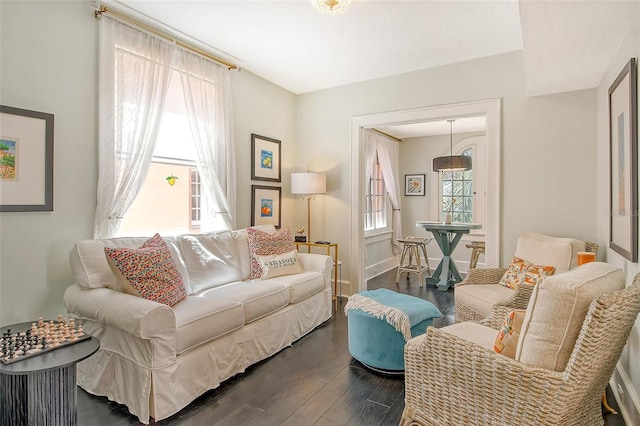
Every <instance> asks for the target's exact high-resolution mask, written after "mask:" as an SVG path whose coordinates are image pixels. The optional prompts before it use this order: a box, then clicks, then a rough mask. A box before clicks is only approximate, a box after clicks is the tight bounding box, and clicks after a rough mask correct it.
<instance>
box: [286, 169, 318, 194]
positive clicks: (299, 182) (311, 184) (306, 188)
mask: <svg viewBox="0 0 640 426" xmlns="http://www.w3.org/2000/svg"><path fill="white" fill-rule="evenodd" d="M325 192H327V176H326V175H325V174H324V173H291V193H292V194H324V193H325Z"/></svg>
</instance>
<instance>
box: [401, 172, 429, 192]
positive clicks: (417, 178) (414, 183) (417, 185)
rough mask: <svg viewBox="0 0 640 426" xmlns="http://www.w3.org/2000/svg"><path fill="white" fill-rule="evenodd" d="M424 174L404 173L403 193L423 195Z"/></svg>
mask: <svg viewBox="0 0 640 426" xmlns="http://www.w3.org/2000/svg"><path fill="white" fill-rule="evenodd" d="M424 176H425V175H404V195H424Z"/></svg>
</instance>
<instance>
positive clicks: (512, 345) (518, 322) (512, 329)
mask: <svg viewBox="0 0 640 426" xmlns="http://www.w3.org/2000/svg"><path fill="white" fill-rule="evenodd" d="M526 313H527V311H525V310H524V309H517V310H515V311H511V312H509V314H508V315H507V317H506V318H505V319H504V322H503V323H502V326H501V327H500V331H499V332H498V337H496V341H495V343H494V344H493V350H494V351H496V352H497V353H499V354H502V355H504V356H508V357H509V358H514V359H515V357H516V349H517V348H518V339H519V338H520V329H521V328H522V323H523V322H524V317H525V315H526Z"/></svg>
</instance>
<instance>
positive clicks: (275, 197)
mask: <svg viewBox="0 0 640 426" xmlns="http://www.w3.org/2000/svg"><path fill="white" fill-rule="evenodd" d="M281 195H282V189H281V188H280V187H277V186H261V185H251V226H254V225H273V226H275V227H276V228H280V201H281Z"/></svg>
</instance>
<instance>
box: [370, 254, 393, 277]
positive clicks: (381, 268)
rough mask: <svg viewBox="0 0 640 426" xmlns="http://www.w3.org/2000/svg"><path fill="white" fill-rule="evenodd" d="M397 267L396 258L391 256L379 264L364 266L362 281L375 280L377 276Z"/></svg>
mask: <svg viewBox="0 0 640 426" xmlns="http://www.w3.org/2000/svg"><path fill="white" fill-rule="evenodd" d="M397 267H398V257H396V256H393V257H389V258H387V259H384V260H382V261H380V262H377V263H374V264H373V265H369V266H366V267H365V268H364V279H365V281H366V280H370V279H371V278H375V277H377V276H378V275H382V274H384V273H385V272H389V271H390V270H392V269H393V268H397Z"/></svg>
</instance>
